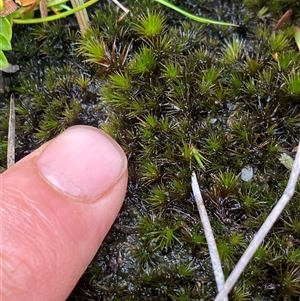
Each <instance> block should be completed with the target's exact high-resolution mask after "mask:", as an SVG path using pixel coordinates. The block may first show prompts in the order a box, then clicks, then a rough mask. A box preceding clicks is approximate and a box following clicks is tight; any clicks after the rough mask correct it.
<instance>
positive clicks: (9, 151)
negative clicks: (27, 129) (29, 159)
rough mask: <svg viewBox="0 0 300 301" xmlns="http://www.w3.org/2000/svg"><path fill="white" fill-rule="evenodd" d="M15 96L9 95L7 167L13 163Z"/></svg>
mask: <svg viewBox="0 0 300 301" xmlns="http://www.w3.org/2000/svg"><path fill="white" fill-rule="evenodd" d="M15 132H16V119H15V96H14V95H13V94H12V95H11V96H10V106H9V121H8V138H7V168H10V167H11V166H12V165H14V164H15Z"/></svg>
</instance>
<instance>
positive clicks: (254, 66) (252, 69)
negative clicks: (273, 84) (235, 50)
mask: <svg viewBox="0 0 300 301" xmlns="http://www.w3.org/2000/svg"><path fill="white" fill-rule="evenodd" d="M245 64H246V66H247V68H248V70H249V73H250V74H251V75H254V74H255V73H256V72H257V71H260V70H261V69H262V64H261V63H260V62H259V58H258V55H256V57H255V58H254V59H252V58H250V57H249V56H247V57H246V63H245Z"/></svg>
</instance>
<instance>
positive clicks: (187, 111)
mask: <svg viewBox="0 0 300 301" xmlns="http://www.w3.org/2000/svg"><path fill="white" fill-rule="evenodd" d="M129 2H130V3H128V4H129V5H132V8H133V9H132V14H131V15H130V16H128V17H127V18H125V19H124V20H123V21H122V22H121V23H119V24H117V23H116V22H115V20H116V18H117V12H116V11H115V10H113V9H111V6H109V5H108V4H103V5H102V7H101V8H102V10H100V11H97V12H95V15H94V17H93V18H92V27H91V30H90V31H89V32H88V33H87V34H86V35H85V36H82V37H80V38H78V39H77V38H76V35H75V34H74V33H73V34H70V32H69V33H68V34H67V33H66V32H64V31H63V32H64V33H65V35H63V37H65V38H66V39H69V46H68V47H66V49H65V50H66V52H63V53H64V54H65V55H62V54H63V53H60V54H58V53H54V54H52V55H51V54H49V53H47V55H46V51H45V50H44V49H46V47H47V45H52V44H51V43H52V42H53V41H54V40H55V38H54V35H53V40H51V39H50V41H46V39H44V38H42V36H43V33H44V30H46V32H48V31H47V30H48V29H43V28H39V30H36V31H35V36H36V37H37V36H39V37H40V38H39V39H38V40H37V42H38V43H42V44H43V45H42V46H43V47H41V48H42V49H43V51H41V52H39V51H37V50H36V51H33V50H32V51H33V52H35V53H34V54H35V55H36V54H38V55H39V56H40V57H45V58H46V59H45V62H44V63H45V64H43V65H39V64H36V63H35V64H33V63H27V65H26V67H25V68H24V69H23V70H22V73H21V76H20V78H19V82H18V84H16V89H15V90H16V91H17V92H18V94H19V95H18V96H19V99H20V101H19V104H18V106H17V114H18V131H19V132H18V133H19V134H18V143H19V154H21V153H22V151H23V152H25V151H28V150H31V149H33V148H35V147H36V146H37V145H39V144H40V143H42V142H44V141H46V140H48V139H51V138H52V137H53V136H55V135H57V133H59V132H60V131H62V130H64V129H65V128H67V127H68V126H70V125H73V124H89V125H93V126H96V127H101V128H102V129H104V130H105V131H106V132H107V133H109V134H110V135H111V136H113V137H114V138H115V139H116V140H117V141H118V142H119V143H120V145H121V146H122V148H123V149H124V151H125V152H126V154H127V155H128V160H129V186H128V194H127V197H126V200H125V204H124V208H123V210H122V211H121V213H120V215H119V217H118V221H117V222H118V227H117V228H116V229H117V230H120V229H122V227H123V229H124V230H123V232H121V233H120V232H118V231H116V230H113V231H112V232H111V233H110V234H109V235H108V237H107V239H106V241H105V243H104V245H103V246H102V248H101V249H100V251H99V253H98V254H97V256H96V258H95V260H94V261H93V262H92V263H91V266H90V267H89V269H88V270H87V272H86V274H85V275H84V277H83V280H82V281H83V282H82V283H79V286H80V287H81V288H83V289H82V290H81V292H80V293H78V292H76V293H75V292H74V294H73V295H72V296H71V297H70V299H69V300H74V299H76V298H77V297H76V296H78V295H80V297H81V299H82V300H89V299H94V300H100V299H101V300H102V299H113V300H133V299H137V300H199V299H201V300H212V299H213V297H214V296H215V293H216V286H215V281H214V277H213V273H212V269H211V264H210V259H209V254H208V249H207V246H206V242H205V238H204V234H203V231H202V226H201V223H200V222H199V217H198V212H197V208H196V205H195V203H194V200H193V197H192V196H191V187H190V177H191V173H192V171H196V173H197V177H198V179H199V182H200V186H201V189H202V191H203V196H204V201H205V204H206V206H207V210H208V214H209V216H210V219H211V223H212V226H213V229H214V233H215V235H216V240H217V244H218V248H219V251H220V254H221V258H222V262H223V266H224V271H225V274H226V276H227V275H228V274H229V273H230V271H231V270H232V269H233V267H234V265H235V264H236V262H237V260H238V259H239V257H240V256H241V254H242V253H243V251H244V250H245V248H246V246H247V245H248V244H249V242H250V241H251V239H252V238H253V235H254V234H255V233H256V231H257V230H258V228H259V227H260V225H261V224H262V223H263V221H264V220H265V218H266V216H267V215H268V213H269V212H270V210H271V208H272V207H273V206H274V203H275V202H276V200H277V199H278V198H279V197H280V195H281V194H282V192H283V190H284V187H285V185H286V183H287V179H288V175H289V174H288V171H287V170H286V169H285V167H284V166H283V165H281V163H280V161H279V157H280V153H281V152H282V151H285V152H289V154H290V155H293V153H292V152H291V151H292V149H293V147H295V146H296V145H297V141H298V138H299V137H298V136H299V131H300V123H299V116H300V109H299V93H300V92H299V86H300V85H299V83H300V82H299V70H298V69H299V66H298V65H299V63H298V62H299V53H298V51H297V49H296V46H295V44H294V42H293V39H292V34H291V30H290V29H289V28H288V26H286V27H284V28H283V29H282V30H281V31H280V32H273V31H272V21H271V18H272V16H273V17H274V13H273V15H272V11H271V12H270V15H264V18H261V17H257V12H256V11H255V10H251V11H249V10H247V9H246V8H245V6H243V5H242V4H241V3H239V4H230V3H231V2H230V3H229V2H228V3H227V2H226V4H224V3H225V2H224V1H222V3H217V4H220V6H219V8H220V9H223V17H224V18H223V19H224V21H229V22H234V21H236V20H233V19H234V18H235V17H234V16H236V15H239V12H241V14H240V18H243V17H245V16H246V15H247V16H248V17H247V18H246V17H245V20H244V21H245V24H244V25H245V26H244V29H242V30H239V31H236V30H235V29H232V28H230V29H228V28H227V29H224V28H223V29H219V28H215V27H211V26H207V25H200V24H197V23H195V22H190V21H187V20H183V19H180V18H181V17H179V16H177V15H176V16H175V17H174V18H171V17H172V16H174V13H170V12H169V10H167V9H165V10H160V9H158V6H157V5H154V3H153V2H152V1H151V2H149V3H148V2H147V5H148V4H149V6H147V7H144V6H142V5H141V4H138V3H137V2H136V1H129ZM220 2H221V1H220ZM275 2H276V1H275ZM277 3H279V2H278V1H277ZM281 3H282V2H281ZM179 4H182V7H183V8H185V9H187V8H190V11H191V12H198V10H200V11H202V12H203V13H204V14H205V13H207V14H210V13H209V12H207V10H205V9H204V7H203V5H204V4H203V3H202V2H201V3H200V4H199V6H198V5H195V4H193V5H192V4H191V3H187V4H184V3H179ZM246 4H247V3H246ZM184 5H186V6H185V7H184ZM260 5H262V3H261V2H259V1H255V3H254V4H253V6H252V7H258V6H260ZM282 5H283V4H282ZM293 5H294V6H295V7H297V4H295V3H294V2H293ZM225 6H226V7H225ZM283 6H285V5H283ZM108 8H109V9H108ZM225 8H226V9H227V10H225ZM260 8H261V7H260ZM283 8H284V7H283ZM214 11H215V10H214ZM225 12H228V13H227V14H226V13H225ZM249 16H250V17H251V18H250V17H249ZM56 29H57V30H58V28H56ZM50 37H51V35H50ZM51 41H52V42H51ZM59 45H60V43H59ZM28 47H30V46H28ZM48 50H49V49H47V51H48ZM70 50H71V53H70V52H68V51H70ZM30 53H31V52H30ZM74 54H76V55H74ZM58 55H60V56H61V57H63V59H60V62H61V61H62V62H63V63H55V60H52V58H57V56H58ZM70 58H72V62H71V63H70V61H69V60H70ZM85 60H86V61H85ZM47 64H48V65H47ZM51 64H52V65H53V66H49V65H51ZM36 82H38V83H39V85H36ZM5 127H7V125H6V124H5V123H4V122H3V123H2V125H1V131H2V130H3V129H4V128H5ZM24 132H25V133H26V135H24V134H23V133H24ZM1 135H2V137H4V135H5V134H4V131H2V132H1ZM20 146H21V147H20ZM247 166H251V167H252V168H253V170H254V175H253V177H252V178H251V179H250V181H249V182H246V181H243V180H242V179H241V177H240V174H241V172H242V170H243V168H244V167H247ZM299 204H300V202H299V194H298V193H297V194H296V195H295V198H294V200H292V205H290V206H288V207H287V208H286V210H285V212H284V213H283V215H282V217H281V218H280V219H279V220H278V222H277V223H276V225H275V227H274V228H273V229H272V231H271V233H270V234H269V236H268V237H267V238H266V239H265V241H264V244H263V245H262V246H261V247H260V248H259V250H258V251H257V252H256V254H255V256H254V258H253V260H252V261H251V263H250V265H249V267H248V268H247V270H246V271H245V273H244V274H243V276H242V277H241V279H240V280H239V282H238V283H237V285H236V287H235V288H234V290H233V291H232V293H231V296H230V298H231V300H268V301H269V300H270V301H271V300H275V299H276V300H297V299H298V298H299V290H298V284H299V271H298V266H299V256H298V255H299V247H300V246H299V238H300V236H299V235H300V234H299V232H300V230H299V228H300V227H299V218H298V215H299V211H300V207H299V206H300V205H299ZM124 226H125V228H124ZM128 227H129V228H130V227H131V228H132V231H133V232H130V229H129V228H128ZM278 298H279V299H278Z"/></svg>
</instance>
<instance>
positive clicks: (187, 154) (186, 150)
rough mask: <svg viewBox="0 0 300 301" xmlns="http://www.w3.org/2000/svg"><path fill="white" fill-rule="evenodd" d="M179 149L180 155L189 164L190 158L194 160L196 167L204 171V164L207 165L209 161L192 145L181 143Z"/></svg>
mask: <svg viewBox="0 0 300 301" xmlns="http://www.w3.org/2000/svg"><path fill="white" fill-rule="evenodd" d="M180 149H181V151H182V153H181V155H182V156H183V157H184V158H185V159H187V160H189V161H190V163H191V161H192V158H194V160H195V161H196V162H197V164H198V166H199V167H200V168H201V169H203V170H205V164H206V163H208V162H209V160H207V159H206V158H205V157H204V156H203V155H202V154H201V153H200V151H199V150H198V149H197V148H196V147H195V146H194V145H192V144H187V143H185V142H183V146H182V147H181V148H180Z"/></svg>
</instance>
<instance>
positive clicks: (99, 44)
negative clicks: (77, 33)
mask: <svg viewBox="0 0 300 301" xmlns="http://www.w3.org/2000/svg"><path fill="white" fill-rule="evenodd" d="M78 45H79V47H78V50H77V52H78V54H81V55H83V56H85V57H86V61H87V62H90V63H94V64H100V65H101V64H102V63H103V61H104V60H105V55H106V53H107V51H108V48H107V46H106V44H105V43H104V41H103V39H102V38H101V37H100V33H99V30H97V29H90V30H88V31H87V32H86V33H85V34H84V35H82V37H81V40H80V42H79V43H78Z"/></svg>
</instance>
